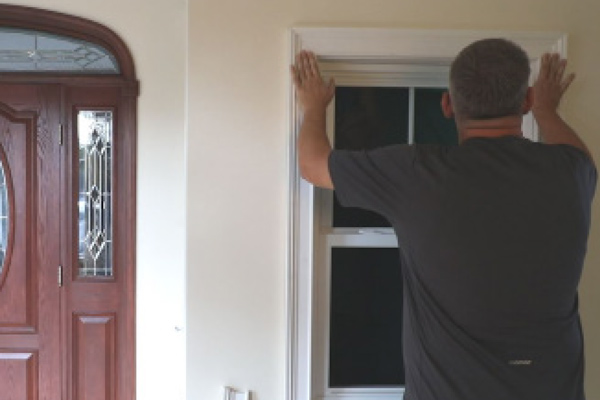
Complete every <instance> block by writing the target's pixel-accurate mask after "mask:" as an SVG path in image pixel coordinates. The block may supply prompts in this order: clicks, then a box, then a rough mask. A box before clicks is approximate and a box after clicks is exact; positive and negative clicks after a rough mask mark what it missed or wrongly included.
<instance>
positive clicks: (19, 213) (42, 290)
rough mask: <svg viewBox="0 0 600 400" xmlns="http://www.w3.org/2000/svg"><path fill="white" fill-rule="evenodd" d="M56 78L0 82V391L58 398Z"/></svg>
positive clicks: (9, 398)
mask: <svg viewBox="0 0 600 400" xmlns="http://www.w3.org/2000/svg"><path fill="white" fill-rule="evenodd" d="M60 98H61V94H60V87H59V86H57V85H19V84H14V85H13V84H0V146H1V147H0V159H1V160H2V167H3V172H4V177H5V179H4V182H5V188H4V189H5V190H6V197H5V202H6V203H7V204H6V206H5V207H0V208H3V209H4V212H2V214H3V215H2V217H3V218H6V223H5V224H4V225H3V226H4V227H6V235H5V237H6V240H5V241H6V243H4V246H3V247H4V249H3V253H4V254H3V258H4V259H3V262H2V273H1V274H0V276H1V278H0V388H1V389H0V398H2V399H6V400H37V399H44V400H58V399H61V393H60V371H61V369H60V366H61V363H60V334H61V326H60V323H59V310H60V307H59V302H60V288H59V285H58V279H57V278H58V276H57V275H58V266H59V265H60V225H61V224H60V222H61V221H60V220H61V215H60V212H59V210H60V190H57V189H58V188H60V168H59V165H60V149H59V143H58V141H57V137H58V136H57V135H58V129H59V126H60V125H59V124H60V106H61V99H60Z"/></svg>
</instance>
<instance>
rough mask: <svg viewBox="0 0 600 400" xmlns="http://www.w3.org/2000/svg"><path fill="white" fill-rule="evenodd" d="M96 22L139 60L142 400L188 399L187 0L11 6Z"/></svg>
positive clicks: (27, 0)
mask: <svg viewBox="0 0 600 400" xmlns="http://www.w3.org/2000/svg"><path fill="white" fill-rule="evenodd" d="M10 3H12V4H19V5H25V6H31V7H40V8H46V9H51V10H53V11H59V12H64V13H68V14H73V15H77V16H81V17H85V18H89V19H92V20H94V21H96V22H99V23H102V24H104V25H106V26H108V27H109V28H111V29H113V30H114V31H115V32H116V33H117V34H118V35H120V36H121V38H122V39H123V40H124V41H125V43H126V44H127V45H128V46H129V49H130V50H131V52H132V53H133V58H134V61H135V64H136V72H137V76H138V79H139V80H140V83H141V95H140V98H139V112H138V139H139V145H138V205H137V206H138V209H137V210H138V224H137V241H138V244H137V372H138V376H137V394H138V395H137V398H138V399H140V400H164V399H169V400H171V399H172V400H183V399H184V398H185V331H182V332H180V333H177V332H176V330H175V327H176V326H178V327H182V328H185V221H186V219H185V158H184V157H185V152H184V146H185V144H184V141H185V135H184V133H185V121H186V114H185V92H184V90H185V81H186V23H187V18H186V16H187V2H186V1H184V0H151V1H145V0H103V1H101V2H100V1H79V0H48V1H44V0H23V1H11V2H10Z"/></svg>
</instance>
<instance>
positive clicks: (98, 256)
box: [77, 111, 113, 277]
mask: <svg viewBox="0 0 600 400" xmlns="http://www.w3.org/2000/svg"><path fill="white" fill-rule="evenodd" d="M112 131H113V113H112V111H80V112H79V114H78V116H77V133H78V137H79V201H78V207H79V276H103V277H106V276H112V275H113V267H112Z"/></svg>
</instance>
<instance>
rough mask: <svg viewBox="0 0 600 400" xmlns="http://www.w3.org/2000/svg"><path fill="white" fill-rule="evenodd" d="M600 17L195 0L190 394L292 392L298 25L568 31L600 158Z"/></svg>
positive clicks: (345, 0)
mask: <svg viewBox="0 0 600 400" xmlns="http://www.w3.org/2000/svg"><path fill="white" fill-rule="evenodd" d="M599 14H600V3H599V2H597V1H596V0H578V1H576V2H571V1H566V0H502V1H498V0H478V1H474V0H468V1H467V0H454V1H446V0H406V1H402V2H399V1H397V0H327V1H323V0H287V1H281V0H253V1H247V0H223V1H219V2H216V1H212V0H190V9H189V50H190V51H189V71H190V75H189V109H190V114H189V118H188V124H189V138H188V147H187V151H188V164H187V167H188V173H189V175H188V187H187V189H188V192H187V200H188V221H189V225H188V241H189V242H188V243H189V247H188V253H187V255H188V280H187V285H188V313H187V317H188V362H187V368H188V370H187V374H188V386H187V387H188V399H190V400H192V399H194V400H195V399H201V400H212V399H219V398H220V397H221V396H222V394H221V392H220V390H221V388H220V387H221V386H222V385H234V386H237V387H239V388H242V389H251V390H254V391H255V397H254V399H255V400H280V399H283V398H284V379H285V340H286V338H285V334H286V331H285V330H286V319H285V285H286V282H285V268H286V265H285V263H286V223H287V222H286V207H287V204H286V195H287V193H286V190H287V182H286V168H287V158H286V154H287V147H286V145H287V135H288V129H287V112H288V109H287V104H288V103H287V99H288V60H289V54H288V51H289V50H288V49H289V47H288V29H289V28H290V27H292V26H352V27H360V26H365V27H406V28H426V29H429V28H431V29H438V28H439V29H454V28H456V29H493V30H551V31H564V32H567V33H568V34H569V35H570V39H569V40H570V41H569V43H570V46H569V54H570V55H571V57H570V59H571V65H572V69H573V70H575V71H577V73H578V75H579V78H578V79H577V80H576V82H575V83H574V84H573V86H572V88H571V90H570V93H569V94H568V96H567V99H566V102H565V104H564V113H565V115H566V116H567V117H568V119H569V121H571V122H572V124H573V125H574V127H575V128H576V129H577V130H578V131H579V132H580V133H581V135H582V136H583V137H584V139H585V140H586V141H587V142H588V143H589V145H590V147H591V148H592V151H593V152H594V154H595V155H596V157H597V158H598V159H599V160H600V135H599V134H598V130H599V128H598V127H599V126H600V113H598V112H597V111H596V108H597V104H598V101H597V96H598V93H600V76H599V75H598V72H597V70H598V65H600V52H599V51H598V45H597V38H598V37H600V24H598V23H597V16H598V15H599ZM594 211H595V213H594V223H595V226H594V229H593V232H592V236H591V238H590V250H589V256H588V260H587V265H586V271H585V274H584V277H583V282H582V287H581V308H582V311H583V319H584V325H585V333H586V346H587V347H586V352H587V354H586V355H587V377H588V379H587V390H588V397H589V398H592V399H594V398H600V381H599V380H598V379H594V378H595V377H597V376H600V305H599V304H600V292H599V291H598V290H597V289H596V287H597V284H598V282H600V248H598V246H597V243H598V240H599V239H600V202H598V201H597V202H596V203H595V209H594ZM595 244H596V245H595ZM540 279H543V277H540Z"/></svg>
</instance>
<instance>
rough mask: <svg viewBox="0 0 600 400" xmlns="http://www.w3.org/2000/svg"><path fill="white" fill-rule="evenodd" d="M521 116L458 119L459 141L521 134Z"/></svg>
mask: <svg viewBox="0 0 600 400" xmlns="http://www.w3.org/2000/svg"><path fill="white" fill-rule="evenodd" d="M522 123H523V118H522V117H521V116H517V115H514V116H508V117H501V118H492V119H481V120H474V119H470V120H463V121H458V123H457V125H458V137H459V141H460V142H462V141H464V140H467V139H470V138H474V137H484V138H496V137H503V136H521V137H522V136H523V131H522V129H521V125H522Z"/></svg>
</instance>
